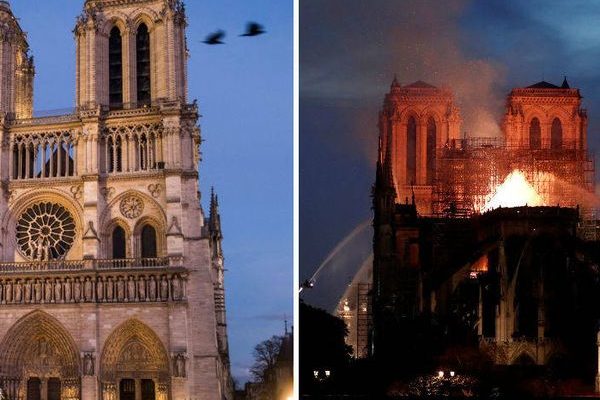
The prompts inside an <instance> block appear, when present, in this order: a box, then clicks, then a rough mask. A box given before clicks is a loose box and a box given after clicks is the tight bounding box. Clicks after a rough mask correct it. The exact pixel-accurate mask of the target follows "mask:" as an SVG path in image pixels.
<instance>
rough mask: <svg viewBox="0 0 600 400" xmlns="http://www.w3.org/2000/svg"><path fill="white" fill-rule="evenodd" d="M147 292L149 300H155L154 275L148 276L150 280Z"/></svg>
mask: <svg viewBox="0 0 600 400" xmlns="http://www.w3.org/2000/svg"><path fill="white" fill-rule="evenodd" d="M148 292H149V297H150V301H155V300H156V281H155V280H154V275H152V276H150V281H149V282H148Z"/></svg>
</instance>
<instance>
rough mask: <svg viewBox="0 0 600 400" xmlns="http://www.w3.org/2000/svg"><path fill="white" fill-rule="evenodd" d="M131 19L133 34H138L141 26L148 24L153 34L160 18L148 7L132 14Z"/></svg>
mask: <svg viewBox="0 0 600 400" xmlns="http://www.w3.org/2000/svg"><path fill="white" fill-rule="evenodd" d="M130 19H131V21H132V24H131V27H132V32H136V31H137V29H138V28H139V26H140V25H141V24H146V26H147V27H148V31H149V32H150V34H152V33H153V31H154V29H155V27H156V23H157V22H158V21H159V20H160V17H159V16H158V14H157V13H156V12H154V10H151V9H150V8H147V7H141V8H138V9H136V10H135V11H134V12H133V13H131V17H130Z"/></svg>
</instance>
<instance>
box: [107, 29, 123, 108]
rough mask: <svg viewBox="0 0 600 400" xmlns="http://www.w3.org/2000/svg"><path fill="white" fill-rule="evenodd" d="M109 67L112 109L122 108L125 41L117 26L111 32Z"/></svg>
mask: <svg viewBox="0 0 600 400" xmlns="http://www.w3.org/2000/svg"><path fill="white" fill-rule="evenodd" d="M108 66H109V78H108V80H109V83H108V84H109V89H108V90H109V101H110V107H111V108H120V107H122V106H123V40H122V39H121V31H120V30H119V28H117V27H116V26H115V27H114V28H112V30H111V31H110V38H109V44H108Z"/></svg>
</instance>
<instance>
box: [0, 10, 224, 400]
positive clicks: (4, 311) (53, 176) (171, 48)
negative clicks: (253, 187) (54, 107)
mask: <svg viewBox="0 0 600 400" xmlns="http://www.w3.org/2000/svg"><path fill="white" fill-rule="evenodd" d="M0 20H2V24H1V26H0V30H1V34H0V79H1V85H0V111H1V116H0V119H1V127H2V128H1V131H0V132H1V135H2V141H1V142H2V147H1V154H0V175H1V182H2V195H1V196H0V220H1V222H0V226H1V228H0V257H1V259H0V389H1V390H2V392H3V393H4V395H5V396H6V398H8V399H10V400H37V399H43V400H59V399H61V400H67V399H68V400H77V399H86V400H87V399H101V400H151V399H152V400H154V399H157V400H158V399H160V400H183V399H194V400H201V399H202V400H204V399H206V400H208V399H210V400H213V399H230V398H232V397H231V396H232V386H231V377H230V373H229V357H228V339H227V326H226V315H225V302H224V276H223V275H224V266H223V254H222V251H221V240H222V236H221V227H220V216H219V209H218V200H217V198H216V196H215V195H212V198H211V205H210V214H209V215H205V214H204V212H203V209H202V207H201V205H200V192H199V184H198V175H199V174H198V166H199V161H200V159H199V154H200V152H199V146H200V142H201V140H200V129H199V128H198V118H199V113H198V107H197V105H196V103H195V102H194V103H189V102H188V100H187V74H188V73H187V69H186V64H187V46H186V36H185V29H186V16H185V9H184V5H183V3H182V2H181V1H179V0H86V1H85V4H84V8H83V12H82V14H81V15H80V17H79V18H78V19H77V22H76V26H75V29H74V36H75V41H76V65H77V68H76V71H77V74H76V82H77V93H76V110H75V111H74V112H72V113H70V114H67V115H60V116H51V117H40V118H34V117H33V110H32V104H33V100H32V99H33V76H34V73H35V71H34V65H33V58H32V57H31V56H30V54H29V48H28V44H27V38H26V35H25V34H24V32H23V31H22V30H21V27H20V26H19V23H18V19H17V18H16V17H15V16H14V15H13V13H12V11H11V9H10V5H9V3H8V2H7V1H0Z"/></svg>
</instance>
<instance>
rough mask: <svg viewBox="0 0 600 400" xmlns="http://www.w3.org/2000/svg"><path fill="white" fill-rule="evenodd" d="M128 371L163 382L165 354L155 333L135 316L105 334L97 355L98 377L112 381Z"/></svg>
mask: <svg viewBox="0 0 600 400" xmlns="http://www.w3.org/2000/svg"><path fill="white" fill-rule="evenodd" d="M132 373H137V374H138V375H139V374H146V375H147V376H148V377H151V378H153V379H157V380H162V381H166V380H168V378H169V376H170V363H169V356H168V353H167V350H166V348H165V346H164V345H163V343H162V341H161V340H160V338H159V337H158V336H157V335H156V333H155V332H154V331H153V330H152V329H151V328H150V327H149V326H148V325H146V324H144V323H143V322H141V321H139V320H138V319H130V320H127V321H125V322H123V323H122V324H121V325H119V326H118V327H117V328H115V330H114V331H113V332H112V333H111V334H110V335H109V337H108V338H107V339H106V342H105V344H104V348H103V349H102V355H101V357H100V379H101V380H103V381H105V382H116V380H117V379H119V378H121V377H124V376H128V375H130V374H132Z"/></svg>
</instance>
